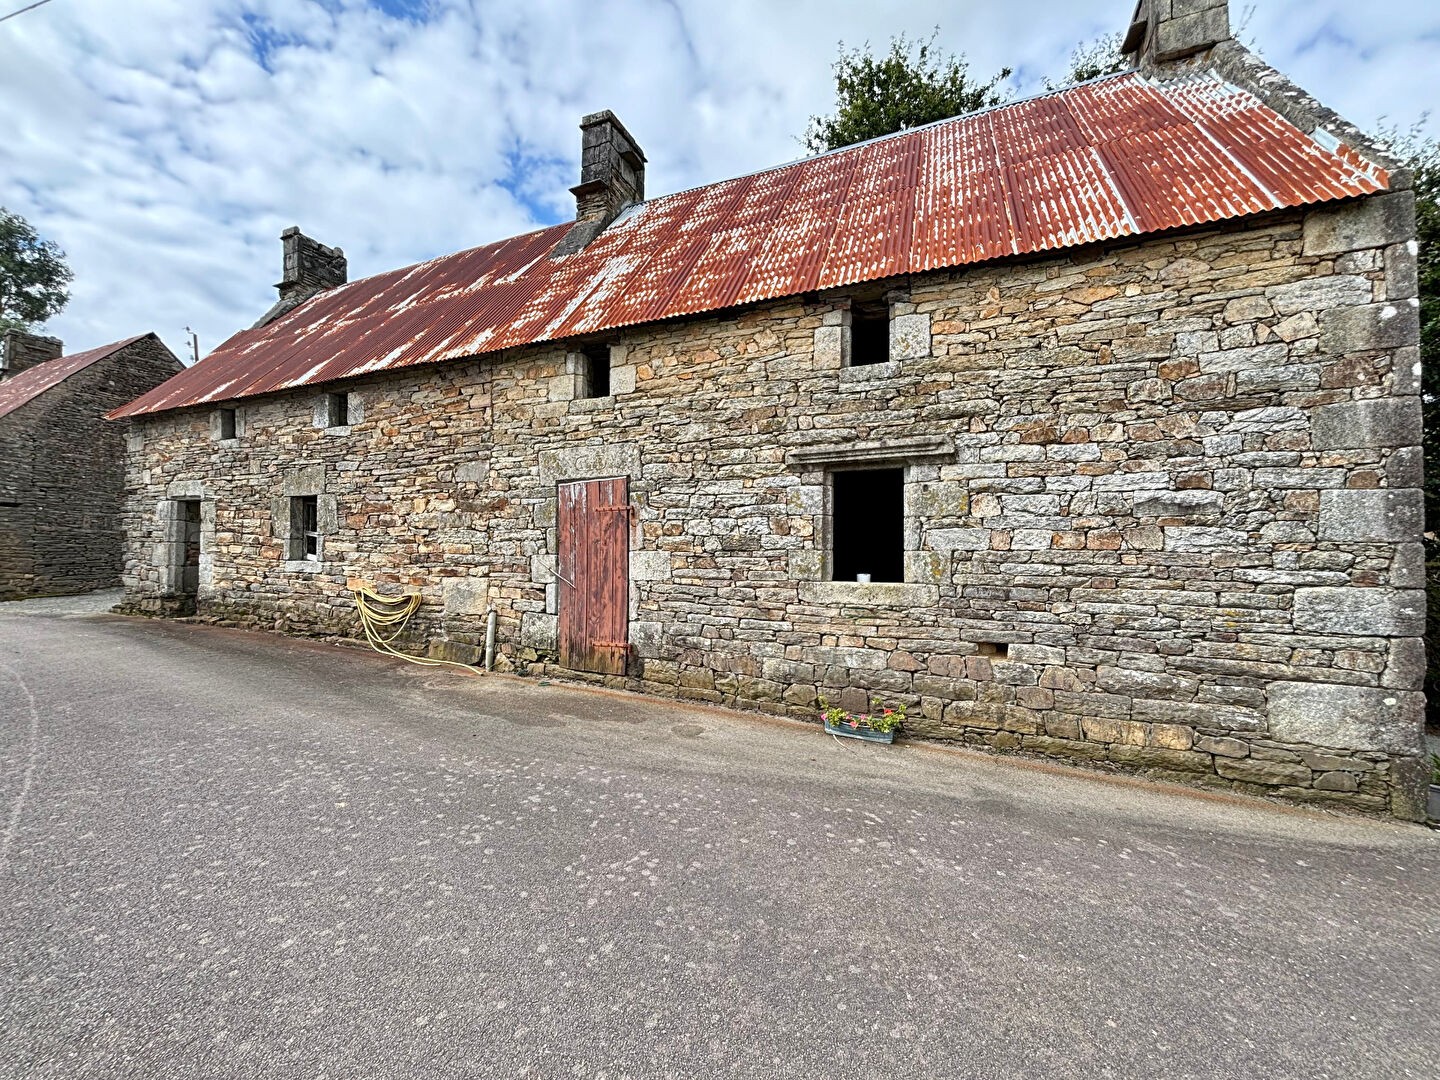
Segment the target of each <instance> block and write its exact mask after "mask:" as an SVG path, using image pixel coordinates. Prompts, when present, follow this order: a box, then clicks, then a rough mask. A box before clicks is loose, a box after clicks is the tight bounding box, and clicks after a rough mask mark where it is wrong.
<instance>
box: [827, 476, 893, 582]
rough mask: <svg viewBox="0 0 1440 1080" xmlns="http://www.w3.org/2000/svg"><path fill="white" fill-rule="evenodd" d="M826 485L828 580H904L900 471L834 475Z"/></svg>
mask: <svg viewBox="0 0 1440 1080" xmlns="http://www.w3.org/2000/svg"><path fill="white" fill-rule="evenodd" d="M830 484H831V489H830V492H831V500H832V501H831V513H830V530H831V532H830V536H831V560H832V561H831V575H830V576H831V578H832V579H833V580H835V581H866V580H869V581H904V580H905V470H904V469H860V470H855V471H853V472H851V471H847V472H836V473H832V474H831V476H830Z"/></svg>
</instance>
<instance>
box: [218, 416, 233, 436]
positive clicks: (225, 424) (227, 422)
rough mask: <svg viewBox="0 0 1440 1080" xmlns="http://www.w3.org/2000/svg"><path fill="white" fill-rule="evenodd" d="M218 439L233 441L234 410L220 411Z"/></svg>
mask: <svg viewBox="0 0 1440 1080" xmlns="http://www.w3.org/2000/svg"><path fill="white" fill-rule="evenodd" d="M220 438H222V439H233V438H235V410H234V409H221V410H220Z"/></svg>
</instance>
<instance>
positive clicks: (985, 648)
mask: <svg viewBox="0 0 1440 1080" xmlns="http://www.w3.org/2000/svg"><path fill="white" fill-rule="evenodd" d="M975 652H976V654H977V655H979V656H992V657H994V658H995V659H997V660H1003V659H1005V657H1007V656H1009V655H1010V643H1009V642H1008V641H981V642H978V643H976V645H975Z"/></svg>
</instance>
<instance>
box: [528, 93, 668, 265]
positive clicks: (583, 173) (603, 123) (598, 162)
mask: <svg viewBox="0 0 1440 1080" xmlns="http://www.w3.org/2000/svg"><path fill="white" fill-rule="evenodd" d="M580 132H581V137H580V183H578V184H576V185H575V186H574V187H573V188H571V189H570V191H571V194H573V195H574V196H575V224H574V225H573V226H572V227H571V229H570V231H569V232H568V233H566V234H565V238H564V239H563V240H561V241H560V243H558V244H556V245H555V248H554V250H553V251H552V252H551V254H552V255H569V254H571V253H573V252H576V251H579V250H580V249H581V248H583V247H584V246H585V245H586V244H588V243H589V242H590V241H591V240H593V239H595V237H596V236H598V235H600V233H601V232H602V231H603V230H604V228H605V226H607V225H609V224H610V223H611V222H612V221H614V220H615V219H616V218H617V217H619V216H620V211H622V210H624V209H625V208H626V207H627V206H631V205H633V204H634V203H639V202H644V201H645V153H644V151H642V150H641V149H640V144H639V143H637V142H636V141H635V139H634V137H633V136H632V135H631V134H630V132H628V131H626V130H625V125H624V124H622V123H620V120H619V118H618V117H616V115H615V114H614V113H612V112H611V111H610V110H609V109H606V110H605V111H604V112H598V113H591V114H590V115H589V116H587V117H585V119H583V120H581V121H580Z"/></svg>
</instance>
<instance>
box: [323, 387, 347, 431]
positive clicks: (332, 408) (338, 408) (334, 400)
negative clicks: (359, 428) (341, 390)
mask: <svg viewBox="0 0 1440 1080" xmlns="http://www.w3.org/2000/svg"><path fill="white" fill-rule="evenodd" d="M325 410H326V418H327V419H326V426H327V427H348V426H349V424H350V395H349V394H326V395H325Z"/></svg>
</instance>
